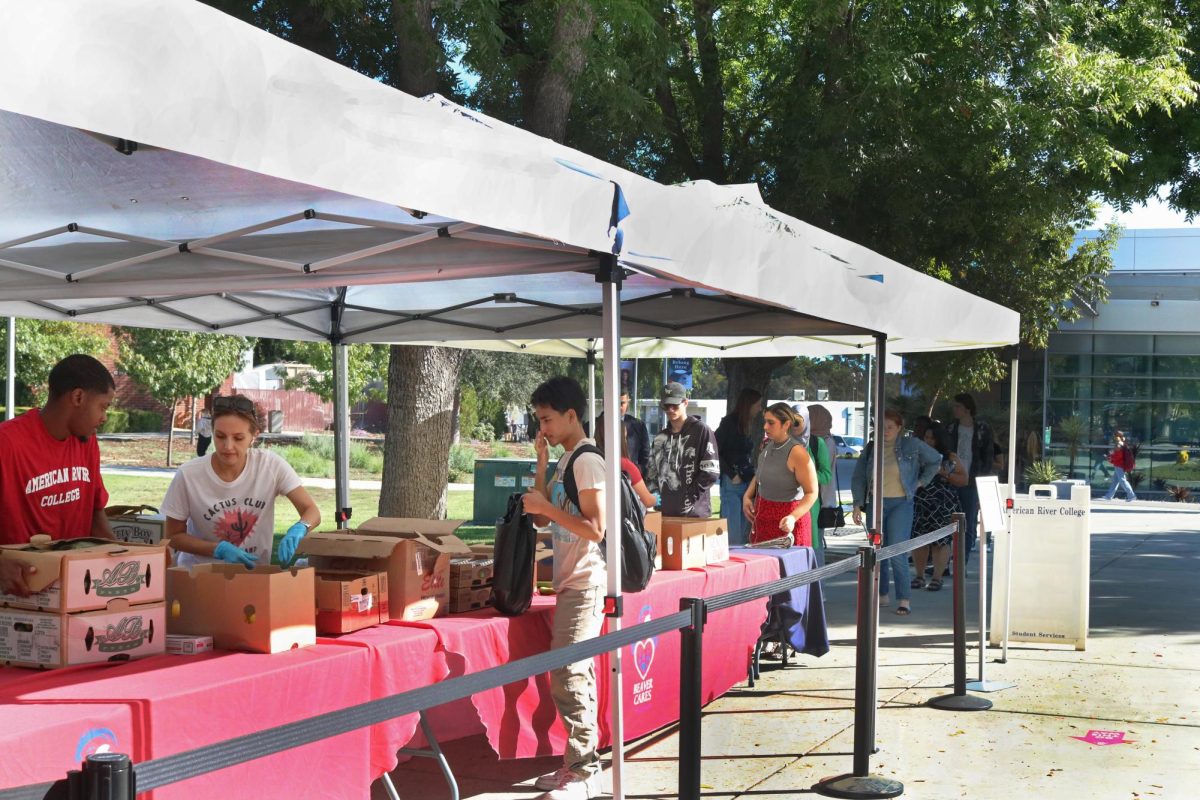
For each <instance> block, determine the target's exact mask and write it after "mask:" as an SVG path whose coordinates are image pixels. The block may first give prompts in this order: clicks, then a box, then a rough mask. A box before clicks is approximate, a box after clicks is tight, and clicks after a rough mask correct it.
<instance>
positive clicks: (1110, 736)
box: [1071, 731, 1133, 745]
mask: <svg viewBox="0 0 1200 800" xmlns="http://www.w3.org/2000/svg"><path fill="white" fill-rule="evenodd" d="M1071 738H1072V739H1078V740H1079V741H1081V742H1087V743H1088V744H1098V745H1109V744H1132V743H1133V739H1126V738H1125V731H1088V732H1087V736H1072V737H1071Z"/></svg>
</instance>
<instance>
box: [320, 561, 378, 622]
mask: <svg viewBox="0 0 1200 800" xmlns="http://www.w3.org/2000/svg"><path fill="white" fill-rule="evenodd" d="M316 581H317V582H316V598H317V633H350V632H351V631H357V630H361V629H363V628H369V627H371V626H372V625H378V624H379V623H380V622H387V621H388V619H390V616H389V611H388V596H387V573H386V572H355V571H353V570H326V569H318V570H317V577H316Z"/></svg>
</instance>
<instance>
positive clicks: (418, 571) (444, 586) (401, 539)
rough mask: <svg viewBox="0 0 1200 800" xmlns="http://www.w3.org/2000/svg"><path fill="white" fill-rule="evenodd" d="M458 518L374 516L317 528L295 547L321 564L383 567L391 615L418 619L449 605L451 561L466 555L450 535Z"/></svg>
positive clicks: (377, 569)
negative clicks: (347, 526) (344, 526)
mask: <svg viewBox="0 0 1200 800" xmlns="http://www.w3.org/2000/svg"><path fill="white" fill-rule="evenodd" d="M461 524H462V522H459V521H454V520H410V519H400V518H390V517H375V518H374V519H370V520H367V522H365V523H363V525H362V527H360V528H358V529H356V530H350V531H319V532H314V533H310V534H309V535H308V536H306V537H304V540H303V541H301V542H300V546H299V548H298V552H299V553H300V554H301V555H303V556H306V557H307V558H308V561H309V564H312V565H313V566H315V567H320V568H321V569H357V570H367V571H371V572H386V573H387V585H388V605H389V611H390V615H391V618H392V619H397V620H408V621H413V620H422V619H432V618H433V617H439V616H444V615H445V614H447V613H448V612H449V610H450V561H451V559H452V558H454V557H456V556H460V555H462V556H470V555H471V550H470V548H469V547H467V545H466V544H465V543H464V542H463V541H462V540H461V539H459V538H458V537H457V536H455V535H453V531H454V530H455V529H456V528H458V526H459V525H461Z"/></svg>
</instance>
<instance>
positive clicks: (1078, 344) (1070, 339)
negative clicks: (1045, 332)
mask: <svg viewBox="0 0 1200 800" xmlns="http://www.w3.org/2000/svg"><path fill="white" fill-rule="evenodd" d="M1090 352H1092V335H1091V334H1090V333H1052V334H1050V355H1051V357H1053V355H1054V354H1055V353H1090Z"/></svg>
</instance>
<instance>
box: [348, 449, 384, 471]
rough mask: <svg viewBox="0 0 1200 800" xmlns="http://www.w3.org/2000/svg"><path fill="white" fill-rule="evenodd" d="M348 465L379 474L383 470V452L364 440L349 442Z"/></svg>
mask: <svg viewBox="0 0 1200 800" xmlns="http://www.w3.org/2000/svg"><path fill="white" fill-rule="evenodd" d="M349 456H350V467H351V468H352V469H360V470H362V471H364V472H369V473H371V474H372V475H379V474H381V473H382V472H383V453H380V452H378V451H377V450H376V449H375V448H374V447H372V446H371V445H369V444H367V443H366V442H353V441H352V442H350V453H349Z"/></svg>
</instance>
